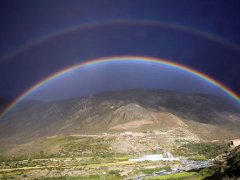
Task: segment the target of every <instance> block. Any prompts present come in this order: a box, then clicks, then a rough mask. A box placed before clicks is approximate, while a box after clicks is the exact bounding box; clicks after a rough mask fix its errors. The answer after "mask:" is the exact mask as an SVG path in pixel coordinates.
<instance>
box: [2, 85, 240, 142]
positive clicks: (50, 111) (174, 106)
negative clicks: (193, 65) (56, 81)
mask: <svg viewBox="0 0 240 180" xmlns="http://www.w3.org/2000/svg"><path fill="white" fill-rule="evenodd" d="M239 128H240V108H239V107H238V106H237V105H236V104H233V103H232V102H231V101H229V100H227V99H224V98H222V97H217V96H212V95H205V94H187V93H179V92H172V91H165V90H140V89H137V90H124V91H116V92H107V93H102V94H96V95H91V96H88V97H84V98H74V99H68V100H61V101H51V102H40V101H25V102H22V103H19V104H18V106H17V107H16V108H14V109H13V110H12V111H10V112H9V113H7V114H6V115H5V116H3V117H2V118H1V119H0V137H1V138H0V140H1V139H2V140H4V141H5V142H8V143H13V142H14V143H21V142H26V141H28V140H34V139H35V138H39V137H46V136H58V135H79V134H101V133H119V132H125V131H155V130H163V129H167V130H174V129H181V131H182V132H183V133H185V134H188V136H190V135H189V134H191V135H192V136H193V137H198V138H200V139H203V140H219V139H231V138H234V137H238V136H239V135H240V132H239ZM173 133H174V132H173ZM175 133H176V132H175Z"/></svg>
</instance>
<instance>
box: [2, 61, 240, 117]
mask: <svg viewBox="0 0 240 180" xmlns="http://www.w3.org/2000/svg"><path fill="white" fill-rule="evenodd" d="M130 60H131V61H136V62H154V63H159V64H163V65H167V66H170V67H174V68H177V69H180V70H183V71H186V72H188V73H190V74H192V75H195V76H197V77H200V78H202V79H204V80H206V81H207V82H209V83H211V84H213V85H215V86H217V87H219V88H220V89H222V90H223V91H224V92H226V94H228V95H229V96H230V97H231V98H233V99H234V100H236V101H237V103H240V97H239V96H238V95H237V94H236V93H235V92H233V91H232V90H231V89H229V88H228V87H226V86H225V85H223V84H221V83H220V82H218V81H216V80H214V79H213V78H211V77H209V76H207V75H205V74H203V73H201V72H199V71H197V70H195V69H193V68H189V67H186V66H184V65H181V64H178V63H175V62H171V61H167V60H164V59H158V58H152V57H143V56H119V57H118V56H117V57H106V58H98V59H92V60H89V61H84V62H81V63H79V64H76V65H73V66H70V67H68V68H65V69H63V70H60V71H58V72H56V73H54V74H51V75H50V76H48V77H47V78H45V79H43V80H42V81H40V82H39V83H37V84H35V85H34V86H32V87H31V88H29V89H28V90H26V91H25V92H24V93H22V94H21V95H20V96H18V97H17V98H16V99H15V100H14V101H12V102H11V103H10V104H8V106H7V107H6V108H5V109H4V110H3V112H2V113H1V116H4V115H5V114H6V113H7V112H9V111H10V110H11V109H13V108H14V107H15V106H16V105H17V104H18V103H19V102H20V101H21V100H23V99H24V98H25V97H26V96H28V95H29V94H31V93H33V92H34V91H35V90H37V89H38V88H40V87H41V86H43V85H44V84H46V83H48V82H50V81H51V80H53V79H54V78H56V77H60V76H62V75H64V74H66V73H68V72H70V71H73V70H75V69H77V68H80V67H85V66H91V65H96V64H100V63H104V62H115V61H130Z"/></svg>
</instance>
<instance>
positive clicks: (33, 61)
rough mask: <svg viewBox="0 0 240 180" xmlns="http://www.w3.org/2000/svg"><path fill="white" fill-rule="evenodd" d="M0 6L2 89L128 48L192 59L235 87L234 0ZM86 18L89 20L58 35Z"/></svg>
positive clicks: (239, 36)
mask: <svg viewBox="0 0 240 180" xmlns="http://www.w3.org/2000/svg"><path fill="white" fill-rule="evenodd" d="M0 14H1V15H0V27H1V28H0V97H3V98H11V99H13V98H14V97H16V96H18V95H20V94H21V93H22V92H24V91H25V90H26V89H28V88H30V87H31V86H33V85H34V84H35V83H37V82H39V81H40V80H42V79H44V78H45V77H47V76H49V75H50V74H52V73H54V72H57V71H59V70H61V69H64V68H66V67H69V66H71V65H74V64H77V63H80V62H82V61H86V60H88V59H94V58H101V57H107V56H126V55H131V56H149V57H156V58H163V59H167V60H170V61H173V62H177V63H180V64H183V65H186V66H188V67H192V68H194V69H196V70H199V71H201V72H203V73H204V74H206V75H208V76H211V77H213V78H214V79H215V80H217V81H219V82H221V83H223V84H225V85H226V86H228V87H229V88H231V89H232V90H234V91H235V92H236V93H238V94H240V83H239V77H240V2H239V1H238V0H235V1H231V0H225V1H224V0H223V1H219V0H194V1H193V0H165V1H164V0H156V1H154V0H150V1H149V0H146V1H141V0H128V1H126V0H107V1H106V0H87V1H86V0H84V1H83V0H82V1H81V0H76V1H75V0H65V1H63V0H41V1H30V0H28V1H27V0H21V1H19V0H11V1H1V4H0ZM109 21H111V23H106V22H109ZM152 21H155V22H156V23H155V25H153V24H151V23H146V22H152ZM157 22H159V23H160V24H158V25H157ZM86 23H90V24H91V23H92V24H94V25H92V26H89V27H88V28H82V29H81V28H79V29H77V30H75V31H68V32H67V31H66V32H65V33H60V34H58V35H56V34H57V33H56V32H60V31H61V32H62V31H63V32H64V30H66V29H69V28H71V27H73V26H81V25H84V24H86ZM199 32H202V34H204V32H206V33H208V34H206V33H205V35H204V36H203V35H201V34H200V35H199ZM53 34H55V36H52V35H53ZM210 34H213V35H214V36H213V35H210ZM44 37H45V39H44ZM46 37H49V38H46ZM207 37H208V38H207ZM106 71H107V70H106ZM110 76H111V74H110Z"/></svg>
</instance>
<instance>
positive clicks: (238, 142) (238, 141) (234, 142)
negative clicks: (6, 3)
mask: <svg viewBox="0 0 240 180" xmlns="http://www.w3.org/2000/svg"><path fill="white" fill-rule="evenodd" d="M229 146H230V147H231V148H235V147H237V146H240V139H234V140H231V141H230V145H229Z"/></svg>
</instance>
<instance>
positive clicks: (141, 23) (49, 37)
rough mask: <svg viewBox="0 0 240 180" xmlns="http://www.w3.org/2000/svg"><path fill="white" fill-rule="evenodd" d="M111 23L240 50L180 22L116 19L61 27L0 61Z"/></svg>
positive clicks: (231, 44)
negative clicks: (189, 36)
mask: <svg viewBox="0 0 240 180" xmlns="http://www.w3.org/2000/svg"><path fill="white" fill-rule="evenodd" d="M112 25H131V26H134V25H135V26H146V27H154V28H166V29H172V30H176V31H180V32H186V33H190V34H192V35H195V36H198V37H202V38H205V39H207V40H210V41H213V42H216V43H219V44H221V45H224V46H227V47H229V48H231V49H233V50H235V51H236V52H240V47H239V45H238V44H236V43H234V42H232V41H230V40H228V39H225V38H222V37H220V36H218V35H215V34H213V33H210V32H206V31H202V30H198V29H194V28H191V27H187V26H184V25H181V24H176V23H166V22H159V21H154V20H129V19H118V20H105V21H100V22H89V23H85V24H80V25H73V26H69V27H66V28H63V29H61V30H57V31H55V32H52V33H49V34H47V35H44V36H41V37H39V38H36V39H35V40H33V41H31V42H28V43H26V44H24V45H22V46H20V47H19V48H17V49H15V50H14V51H12V52H9V53H7V54H5V56H4V57H2V58H1V61H0V63H2V62H5V61H7V60H10V59H14V58H15V57H17V56H18V55H19V54H21V53H23V52H26V51H28V50H30V49H32V48H34V47H37V46H38V45H41V44H43V43H46V42H48V41H49V40H52V39H54V38H57V37H60V36H61V35H65V34H68V33H73V32H76V31H80V30H87V29H94V28H98V27H104V26H112Z"/></svg>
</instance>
